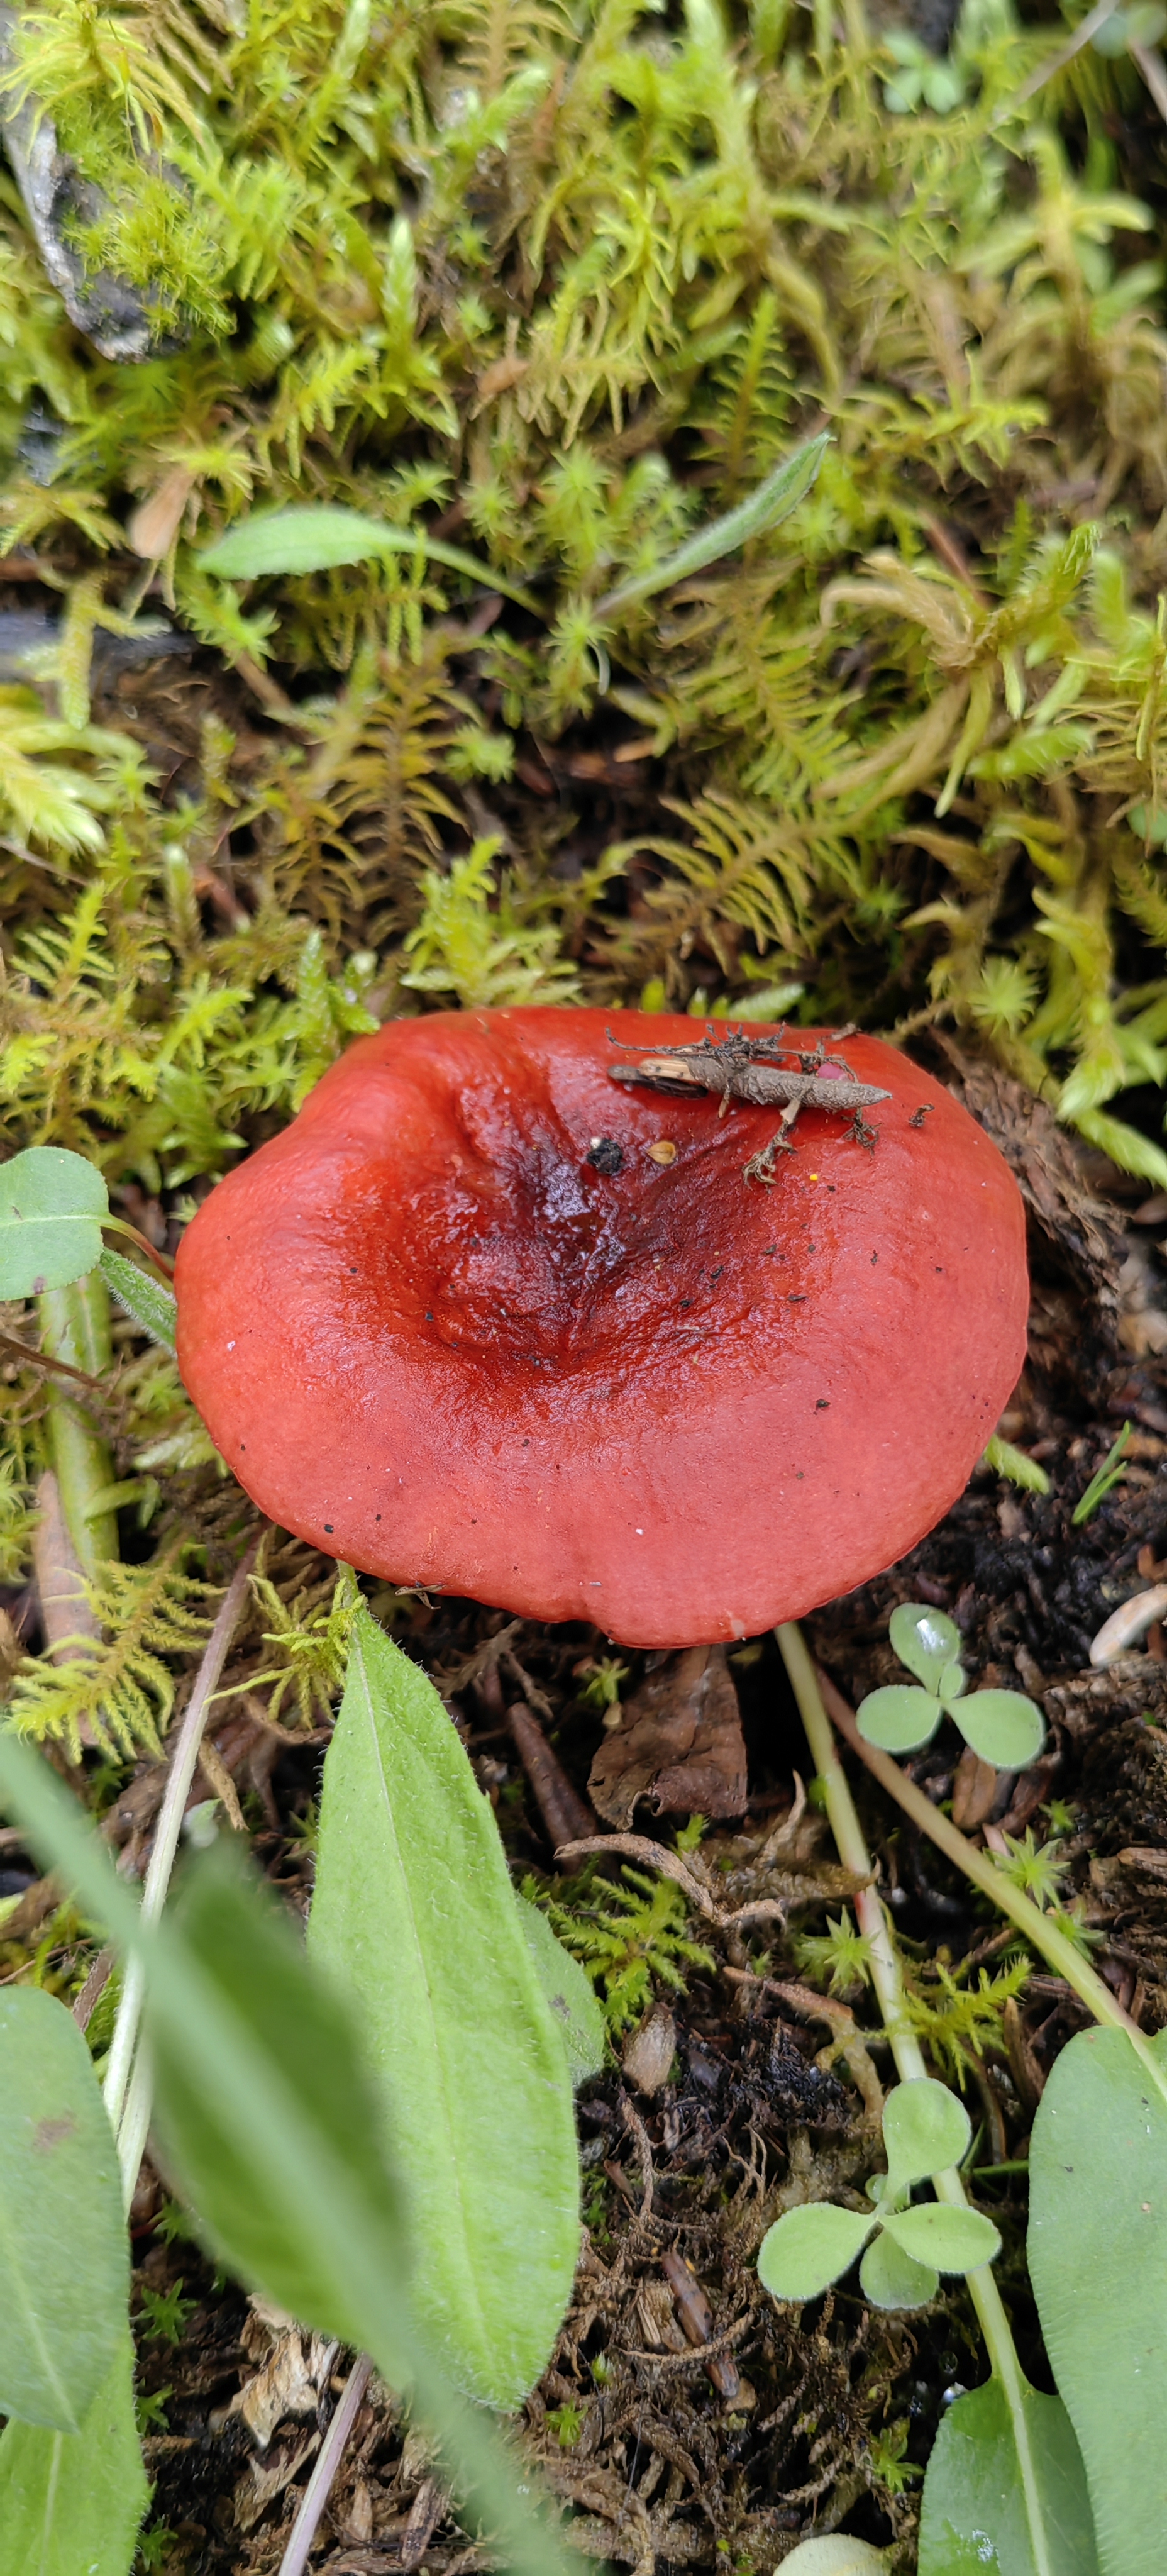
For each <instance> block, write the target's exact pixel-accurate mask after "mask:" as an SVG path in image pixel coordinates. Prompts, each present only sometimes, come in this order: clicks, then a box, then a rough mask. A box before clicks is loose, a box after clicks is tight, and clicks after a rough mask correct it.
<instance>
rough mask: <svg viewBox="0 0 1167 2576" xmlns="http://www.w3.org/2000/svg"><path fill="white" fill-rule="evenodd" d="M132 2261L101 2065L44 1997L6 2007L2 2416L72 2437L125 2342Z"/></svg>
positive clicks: (1, 2057)
mask: <svg viewBox="0 0 1167 2576" xmlns="http://www.w3.org/2000/svg"><path fill="white" fill-rule="evenodd" d="M129 2290H130V2248H129V2239H128V2237H127V2235H126V2229H125V2221H124V2219H123V2217H122V2195H121V2184H120V2181H119V2176H118V2160H117V2150H116V2148H115V2145H114V2137H113V2131H112V2129H111V2128H110V2125H109V2119H108V2115H107V2113H106V2108H105V2104H104V2102H103V2101H102V2098H101V2089H100V2086H99V2084H98V2081H97V2077H96V2075H95V2074H94V2072H93V2061H92V2059H91V2057H90V2054H89V2050H88V2048H87V2047H86V2045H85V2041H84V2039H83V2038H82V2035H81V2032H80V2031H79V2030H78V2028H77V2024H76V2022H75V2021H74V2020H73V2017H72V2014H71V2013H70V2012H69V2011H68V2010H67V2008H66V2006H65V2005H64V2004H62V2003H60V2002H58V2000H57V1998H56V1996H55V1995H48V1994H45V1993H44V1992H43V1990H42V1989H41V1988H40V1987H39V1986H10V1987H9V1988H8V1990H7V1992H5V1993H2V1994H0V2413H2V2414H5V2415H12V2416H18V2417H19V2418H20V2419H21V2421H22V2422H23V2423H26V2424H41V2425H47V2426H49V2427H51V2428H52V2430H53V2431H55V2432H58V2433H68V2434H71V2435H76V2434H77V2433H78V2432H79V2431H80V2428H81V2424H82V2422H83V2420H84V2417H85V2415H86V2414H87V2412H88V2410H89V2408H90V2406H91V2405H92V2404H93V2401H94V2398H95V2397H96V2395H97V2392H98V2390H99V2388H100V2387H101V2385H102V2382H103V2380H104V2378H105V2375H106V2373H107V2371H108V2369H109V2367H110V2364H111V2361H112V2359H113V2355H114V2353H115V2351H116V2350H117V2346H118V2342H119V2340H120V2338H121V2337H123V2336H124V2334H125V2330H126V2303H127V2300H128V2298H129Z"/></svg>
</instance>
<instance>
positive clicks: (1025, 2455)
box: [776, 1620, 1055, 2576]
mask: <svg viewBox="0 0 1167 2576" xmlns="http://www.w3.org/2000/svg"><path fill="white" fill-rule="evenodd" d="M776 1633H777V1638H778V1644H779V1646H780V1648H781V1652H782V1660H783V1663H784V1664H785V1666H786V1670H787V1672H788V1673H789V1675H790V1681H791V1686H792V1688H793V1691H794V1696H795V1698H796V1700H797V1702H798V1710H799V1715H800V1717H801V1719H802V1723H803V1726H804V1727H805V1729H806V1740H807V1743H808V1745H809V1746H810V1755H811V1760H812V1762H813V1763H814V1767H815V1773H816V1775H817V1778H818V1780H819V1782H820V1784H821V1787H822V1794H823V1803H824V1805H825V1807H826V1811H827V1817H828V1821H829V1823H830V1828H831V1832H832V1833H833V1835H834V1837H835V1846H836V1849H837V1851H838V1854H839V1858H840V1860H841V1861H842V1863H843V1867H844V1869H849V1870H853V1871H854V1873H855V1876H856V1877H857V1878H865V1879H868V1880H870V1879H871V1876H872V1868H871V1855H870V1853H869V1851H868V1849H867V1844H866V1842H865V1840H864V1836H863V1827H862V1825H861V1824H860V1822H859V1818H858V1815H857V1814H856V1811H855V1802H854V1800H853V1798H852V1796H851V1791H850V1788H849V1786H848V1782H847V1775H846V1773H845V1771H844V1769H843V1765H842V1763H841V1762H840V1760H839V1754H838V1747H837V1745H836V1743H835V1737H834V1732H833V1729H832V1726H831V1721H830V1719H829V1717H828V1716H827V1712H826V1709H825V1707H824V1705H823V1696H822V1692H821V1690H820V1689H819V1682H818V1675H817V1673H816V1671H815V1668H814V1665H813V1663H812V1662H811V1658H810V1655H809V1654H808V1652H807V1648H806V1642H805V1639H804V1638H803V1635H802V1631H801V1629H800V1628H799V1627H797V1625H796V1624H795V1622H794V1621H793V1620H788V1621H787V1622H786V1623H785V1624H784V1625H783V1626H782V1627H780V1628H779V1629H778V1630H777V1632H776ZM854 1902H855V1912H856V1915H857V1917H858V1922H859V1928H860V1931H861V1932H862V1933H864V1935H865V1936H866V1939H867V1941H868V1944H869V1947H870V1964H871V1982H872V1985H873V1986H874V1988H875V1994H876V2000H877V2002H878V2004H879V2009H880V2012H881V2014H882V2016H883V2022H884V2028H885V2029H886V2031H887V2035H888V2038H889V2040H890V2042H891V2052H892V2056H893V2057H894V2059H895V2063H896V2072H897V2074H898V2075H899V2078H900V2081H901V2083H904V2084H911V2083H914V2082H915V2081H917V2079H918V2078H919V2077H920V2076H926V2075H927V2073H928V2069H927V2066H926V2064H925V2062H924V2055H923V2051H922V2049H921V2047H920V2043H919V2041H918V2039H917V2038H916V2035H915V2032H914V2031H913V2030H912V2028H911V2027H910V2024H909V2021H908V2015H907V2008H906V2005H905V2002H904V1989H903V1980H902V1978H901V1976H900V1965H899V1959H898V1957H897V1955H896V1948H895V1944H894V1942H893V1940H892V1937H891V1927H890V1925H889V1923H888V1919H887V1916H886V1914H885V1913H884V1910H883V1906H882V1904H881V1903H880V1900H879V1897H878V1896H877V1894H876V1891H875V1888H874V1886H871V1885H868V1886H866V1887H860V1888H857V1889H856V1892H855V1899H854ZM932 2188H933V2190H934V2192H935V2194H936V2197H937V2200H943V2201H947V2202H948V2204H949V2206H950V2207H951V2208H955V2209H964V2208H967V2206H968V2200H967V2194H966V2192H965V2188H964V2184H963V2183H962V2181H961V2178H960V2175H959V2173H958V2172H957V2170H956V2167H955V2165H950V2166H949V2167H948V2170H947V2172H945V2173H938V2174H933V2176H932ZM965 2281H966V2286H967V2289H968V2294H969V2297H970V2299H971V2300H972V2303H973V2306H974V2308H975V2309H976V2313H977V2321H978V2324H979V2326H980V2329H981V2333H982V2334H983V2336H984V2339H985V2349H986V2351H987V2353H988V2356H989V2364H990V2367H991V2369H992V2372H993V2376H994V2378H995V2379H997V2380H998V2381H999V2382H1000V2386H1001V2389H1002V2392H1003V2394H1004V2398H1005V2403H1006V2405H1007V2407H1008V2409H1009V2420H1010V2424H1011V2427H1012V2432H1013V2440H1014V2444H1015V2447H1016V2451H1017V2466H1018V2471H1019V2473H1020V2478H1021V2489H1022V2495H1023V2498H1024V2503H1025V2518H1026V2522H1027V2525H1028V2530H1029V2541H1030V2546H1031V2548H1032V2551H1033V2563H1034V2567H1035V2569H1036V2576H1055V2570H1054V2568H1053V2564H1052V2561H1051V2559H1050V2555H1049V2551H1048V2549H1047V2547H1046V2539H1045V2518H1044V2515H1043V2513H1042V2508H1041V2499H1040V2495H1039V2492H1038V2484H1037V2470H1036V2466H1035V2463H1034V2458H1033V2452H1032V2450H1031V2447H1030V2441H1029V2426H1028V2422H1027V2420H1026V2414H1025V2403H1024V2391H1025V2380H1024V2377H1023V2374H1022V2369H1021V2364H1020V2362H1019V2360H1018V2358H1017V2346H1016V2344H1015V2343H1014V2341H1013V2332H1012V2328H1011V2326H1010V2324H1009V2319H1008V2317H1007V2315H1006V2313H1005V2309H1004V2306H1003V2304H1002V2300H1001V2293H1000V2291H999V2290H998V2288H997V2284H996V2282H995V2280H994V2279H993V2275H992V2273H991V2271H990V2270H989V2269H988V2266H987V2265H986V2266H985V2267H984V2269H983V2270H981V2271H978V2272H968V2273H966V2275H965Z"/></svg>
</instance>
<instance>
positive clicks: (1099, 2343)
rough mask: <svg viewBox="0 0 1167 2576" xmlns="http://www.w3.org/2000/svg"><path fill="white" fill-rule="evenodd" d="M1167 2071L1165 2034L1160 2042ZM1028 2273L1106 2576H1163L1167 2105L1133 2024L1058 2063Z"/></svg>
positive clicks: (1087, 2037)
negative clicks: (1134, 2039)
mask: <svg viewBox="0 0 1167 2576" xmlns="http://www.w3.org/2000/svg"><path fill="white" fill-rule="evenodd" d="M1149 2046H1150V2050H1151V2054H1152V2056H1153V2057H1154V2058H1155V2059H1156V2060H1157V2061H1158V2064H1159V2066H1160V2067H1162V2068H1163V2069H1164V2072H1165V2074H1167V2031H1159V2032H1157V2034H1156V2036H1155V2037H1154V2039H1152V2040H1151V2041H1150V2043H1149ZM1029 2174H1030V2198H1029V2212H1030V2215H1029V2244H1028V2254H1029V2270H1030V2277H1031V2279H1032V2282H1033V2287H1034V2292H1035V2295H1036V2298H1037V2306H1038V2314H1039V2316H1040V2318H1041V2325H1042V2332H1043V2334H1044V2336H1045V2342H1046V2349H1047V2351H1048V2353H1049V2357H1050V2361H1051V2363H1052V2366H1053V2371H1054V2376H1055V2378H1056V2380H1057V2383H1058V2387H1059V2389H1060V2391H1061V2394H1062V2397H1063V2398H1064V2400H1065V2404H1066V2408H1067V2411H1068V2413H1069V2415H1070V2417H1071V2420H1072V2422H1073V2426H1074V2430H1075V2433H1076V2434H1077V2437H1078V2442H1079V2446H1080V2448H1081V2452H1082V2457H1083V2459H1084V2461H1085V2464H1086V2476H1087V2479H1088V2482H1089V2488H1090V2497H1091V2502H1092V2504H1093V2507H1094V2519H1095V2524H1096V2527H1097V2533H1098V2560H1099V2565H1100V2567H1101V2569H1102V2571H1103V2576H1161V2570H1162V2567H1163V2564H1164V2534H1165V2533H1167V2446H1165V2444H1164V2439H1163V2411H1164V2400H1165V2395H1167V2101H1165V2100H1164V2096H1163V2093H1162V2091H1161V2090H1160V2089H1159V2088H1158V2087H1157V2085H1156V2083H1155V2080H1154V2074H1153V2072H1152V2071H1151V2070H1149V2069H1148V2068H1147V2067H1146V2066H1144V2065H1143V2064H1141V2063H1140V2060H1139V2057H1138V2056H1137V2055H1136V2052H1135V2050H1134V2049H1133V2048H1132V2046H1131V2043H1130V2041H1129V2039H1128V2038H1127V2037H1126V2034H1125V2032H1123V2031H1120V2030H1086V2031H1080V2032H1079V2033H1078V2036H1077V2037H1076V2038H1075V2039H1072V2040H1071V2041H1070V2043H1069V2045H1068V2047H1066V2048H1064V2049H1063V2050H1062V2052H1061V2055H1060V2056H1059V2057H1058V2058H1057V2059H1056V2060H1055V2063H1054V2066H1053V2069H1052V2072H1051V2074H1050V2077H1049V2081H1048V2083H1047V2084H1046V2087H1045V2091H1044V2093H1043V2094H1042V2098H1041V2102H1040V2105H1039V2108H1038V2113H1037V2118H1036V2120H1035V2122H1034V2127H1033V2139H1032V2144H1031V2147H1030V2163H1029Z"/></svg>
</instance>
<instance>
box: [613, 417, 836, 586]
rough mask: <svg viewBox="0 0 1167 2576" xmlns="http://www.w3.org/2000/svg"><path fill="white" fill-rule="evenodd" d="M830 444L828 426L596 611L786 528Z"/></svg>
mask: <svg viewBox="0 0 1167 2576" xmlns="http://www.w3.org/2000/svg"><path fill="white" fill-rule="evenodd" d="M830 444H831V438H830V432H829V431H828V430H823V431H821V432H820V434H819V436H818V437H817V438H808V439H806V440H805V441H804V442H803V445H802V446H801V447H796V448H795V449H794V452H793V454H792V455H790V456H787V457H784V459H783V461H782V463H781V465H777V466H775V468H774V472H773V473H772V474H768V475H767V477H766V480H765V482H764V483H759V485H758V488H757V490H756V491H755V492H751V493H749V494H748V495H747V497H746V499H745V500H744V501H739V503H738V506H737V508H736V510H727V511H726V514H725V517H724V518H722V519H712V520H710V522H709V525H708V526H707V527H704V528H698V530H697V533H696V535H695V536H692V537H690V538H689V539H688V540H687V542H686V544H685V545H683V546H678V548H677V551H676V553H675V554H673V555H669V556H667V557H666V559H665V561H664V562H663V563H658V564H654V565H653V567H652V569H651V570H650V571H648V572H642V573H635V574H634V575H633V576H632V578H631V579H630V580H628V581H622V582H620V583H618V585H617V587H616V589H615V590H610V591H609V592H608V593H607V596H606V597H605V598H604V599H601V600H600V601H599V603H598V605H597V608H596V612H595V613H596V616H597V617H598V618H600V617H611V616H614V615H615V612H616V610H617V609H618V608H628V607H630V606H631V604H632V602H633V601H634V600H637V599H649V598H651V596H652V594H653V592H654V591H658V590H671V589H673V588H674V586H675V584H676V583H677V582H679V581H688V580H689V579H690V578H691V576H692V574H693V573H695V572H703V571H704V569H705V566H706V564H711V563H720V561H721V559H722V557H723V556H724V555H731V554H735V553H736V551H737V548H738V547H739V546H744V545H746V544H747V543H748V541H749V539H750V538H751V537H760V536H763V535H764V534H765V532H766V530H767V529H769V528H777V527H780V526H781V524H782V521H783V519H788V518H789V517H790V514H791V511H792V510H796V509H797V508H798V504H799V502H800V501H803V500H805V498H806V495H807V493H808V492H809V491H810V490H811V487H812V485H813V484H814V483H816V482H817V480H818V474H819V468H820V466H821V465H822V461H823V458H824V456H825V455H826V452H827V449H828V447H829V446H830Z"/></svg>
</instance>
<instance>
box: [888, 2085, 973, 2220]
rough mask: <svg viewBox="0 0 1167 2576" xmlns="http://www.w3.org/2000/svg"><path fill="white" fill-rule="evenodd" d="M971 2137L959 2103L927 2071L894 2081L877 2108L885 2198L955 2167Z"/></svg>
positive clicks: (896, 2194)
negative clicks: (883, 2150)
mask: <svg viewBox="0 0 1167 2576" xmlns="http://www.w3.org/2000/svg"><path fill="white" fill-rule="evenodd" d="M971 2135H972V2132H971V2130H970V2128H969V2121H968V2113H967V2111H966V2110H965V2107H964V2104H963V2102H960V2101H958V2099H957V2096H956V2094H955V2093H950V2092H949V2090H948V2086H947V2085H946V2084H937V2083H936V2081H935V2079H934V2077H933V2076H931V2075H918V2076H913V2077H910V2078H909V2080H908V2082H907V2083H906V2084H897V2085H896V2086H895V2089H894V2091H893V2092H891V2093H889V2094H888V2097H887V2100H886V2102H885V2104H884V2108H883V2143H884V2146H885V2148H886V2150H887V2189H886V2192H885V2195H884V2196H885V2198H888V2197H893V2196H894V2197H895V2198H897V2199H898V2198H899V2196H900V2194H901V2193H903V2192H904V2191H907V2190H910V2188H911V2186H912V2184H913V2183H914V2182H923V2181H925V2180H926V2178H927V2176H928V2175H929V2174H935V2173H944V2172H945V2170H946V2169H947V2167H948V2166H949V2165H958V2164H959V2163H960V2159H961V2157H962V2156H963V2154H964V2153H965V2150H966V2148H967V2146H968V2142H969V2138H970V2137H971Z"/></svg>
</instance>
